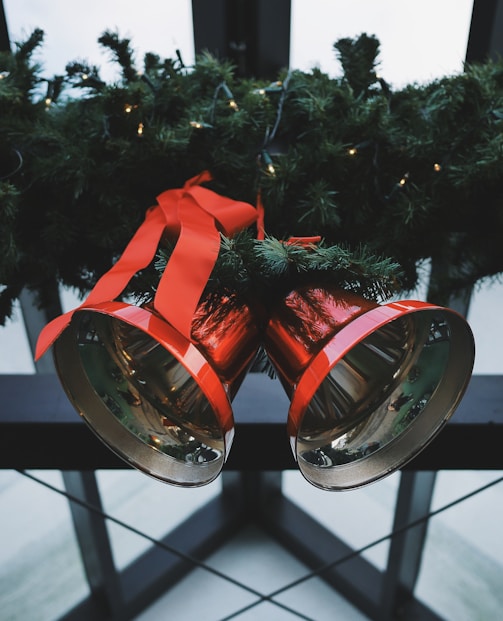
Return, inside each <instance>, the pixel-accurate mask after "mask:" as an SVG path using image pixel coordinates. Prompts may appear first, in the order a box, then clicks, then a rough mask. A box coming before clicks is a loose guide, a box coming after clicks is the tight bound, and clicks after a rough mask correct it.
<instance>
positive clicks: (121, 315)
mask: <svg viewBox="0 0 503 621" xmlns="http://www.w3.org/2000/svg"><path fill="white" fill-rule="evenodd" d="M191 334H192V342H190V341H188V340H187V339H186V338H185V337H183V336H182V335H181V334H180V333H179V332H177V331H176V330H175V329H174V328H172V327H171V325H170V324H168V323H167V322H166V321H165V320H164V319H163V318H162V317H160V316H159V315H158V314H157V313H156V312H155V311H154V312H153V311H151V310H149V309H148V308H146V307H138V306H132V305H129V304H124V303H122V302H105V303H100V304H96V305H94V306H86V307H85V308H80V309H77V310H76V311H75V312H74V313H73V316H72V320H71V323H70V324H69V326H68V327H67V328H66V329H65V330H64V331H63V332H62V334H61V335H60V336H59V338H58V339H57V340H56V341H55V343H54V359H55V363H56V368H57V372H58V375H59V377H60V380H61V383H62V385H63V387H64V389H65V391H66V393H67V394H68V397H69V399H70V400H71V401H72V403H73V405H74V406H75V408H76V409H77V410H78V412H79V413H80V414H81V415H82V417H83V418H84V420H85V421H86V422H87V423H88V425H89V426H90V427H91V429H92V430H93V431H94V432H95V433H96V434H97V435H98V437H99V438H100V439H101V440H102V441H103V442H104V443H105V444H106V445H107V446H108V447H109V448H111V449H112V450H113V451H114V452H115V453H117V455H119V456H120V457H122V458H123V459H124V460H125V461H127V462H128V463H129V464H131V465H132V466H134V467H135V468H138V469H139V470H141V471H143V472H145V473H147V474H149V475H151V476H153V477H155V478H157V479H160V480H162V481H165V482H167V483H171V484H174V485H182V486H187V487H190V486H198V485H204V484H206V483H209V482H210V481H212V480H213V479H215V478H216V477H217V476H218V474H219V473H220V471H221V469H222V466H223V464H224V462H225V459H226V457H227V455H228V452H229V449H230V446H231V443H232V438H233V434H234V422H233V414H232V408H231V401H232V399H233V397H234V396H235V394H236V392H237V390H238V388H239V386H240V384H241V382H242V380H243V378H244V376H245V374H246V372H247V370H248V367H249V365H250V364H251V362H252V361H253V358H254V357H255V354H256V352H257V349H258V346H259V335H258V330H257V327H256V325H255V322H254V320H253V317H252V315H251V313H250V311H249V309H248V307H247V306H245V305H243V304H241V303H239V302H238V301H237V299H236V298H235V297H228V296H224V297H220V298H218V299H217V300H216V301H215V300H212V299H210V298H206V300H205V301H203V302H202V303H201V304H200V305H199V306H198V308H197V310H196V313H195V315H194V319H193V323H192V332H191Z"/></svg>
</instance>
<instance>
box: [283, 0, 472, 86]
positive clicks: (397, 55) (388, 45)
mask: <svg viewBox="0 0 503 621" xmlns="http://www.w3.org/2000/svg"><path fill="white" fill-rule="evenodd" d="M472 5H473V0H442V2H438V0H424V1H423V2H404V0H379V2H376V1H375V0H337V1H336V2H334V0H310V1H307V0H292V32H291V43H290V66H291V67H292V68H296V69H302V70H303V71H309V70H310V69H311V68H312V67H313V66H319V67H320V68H321V69H322V70H323V71H326V72H327V73H329V74H337V73H339V70H340V67H339V63H338V61H337V60H336V56H335V53H334V50H333V47H332V46H333V44H334V43H335V42H336V41H337V40H338V39H341V38H344V37H357V36H359V35H360V34H362V33H364V32H365V33H366V34H368V35H375V36H376V37H377V38H378V39H379V41H380V43H381V48H380V49H381V54H380V56H379V58H380V60H381V64H380V66H379V70H380V74H381V75H382V77H383V78H384V79H385V80H386V81H387V82H389V83H390V84H392V85H393V86H396V87H399V86H402V85H404V84H409V83H411V82H424V81H429V80H431V79H433V78H436V77H440V76H444V75H447V74H450V73H453V72H458V71H461V70H462V68H463V61H464V58H465V54H466V45H467V41H468V32H469V27H470V20H471V13H472Z"/></svg>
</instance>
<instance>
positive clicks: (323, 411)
mask: <svg viewBox="0 0 503 621" xmlns="http://www.w3.org/2000/svg"><path fill="white" fill-rule="evenodd" d="M265 347H266V351H267V354H268V356H269V358H270V359H271V362H272V363H273V365H274V366H275V368H276V370H277V372H278V376H279V379H280V380H281V382H282V384H283V387H284V388H285V390H286V392H287V394H288V396H289V397H290V399H291V405H290V410H289V414H288V433H289V436H290V439H291V443H292V449H293V452H294V455H295V457H296V459H297V462H298V466H299V468H300V470H301V472H302V474H303V475H304V477H305V478H306V479H307V480H308V481H309V482H311V483H312V484H313V485H316V486H317V487H320V488H323V489H329V490H343V489H351V488H355V487H359V486H361V485H365V484H367V483H370V482H372V481H376V480H378V479H380V478H382V477H384V476H386V475H387V474H390V473H391V472H393V471H395V470H396V469H398V468H400V467H401V466H403V465H404V464H405V463H406V462H408V461H409V460H410V459H412V458H413V457H414V456H415V455H417V453H418V452H419V451H421V450H422V449H423V448H424V447H425V446H426V444H427V443H428V442H430V440H432V439H433V437H434V436H435V435H436V434H437V433H438V432H439V431H440V429H441V428H442V427H443V425H444V424H445V423H446V422H447V420H448V419H449V418H450V416H451V415H452V414H453V412H454V410H455V408H456V406H457V405H458V403H459V401H460V400H461V397H462V396H463V393H464V391H465V389H466V386H467V384H468V381H469V379H470V375H471V371H472V368H473V361H474V341H473V335H472V332H471V330H470V328H469V326H468V324H467V322H466V321H465V320H464V319H463V318H462V317H461V316H460V315H458V314H457V313H455V312H454V311H452V310H450V309H446V308H442V307H438V306H434V305H432V304H428V303H426V302H418V301H401V302H392V303H389V304H385V305H378V304H376V303H374V302H371V301H368V300H365V299H363V298H361V297H359V296H357V295H355V294H352V293H350V292H347V291H341V290H336V289H329V288H326V287H319V288H317V287H310V288H307V287H306V288H304V289H299V290H295V291H292V292H291V293H290V294H289V295H288V296H286V297H285V298H284V300H283V301H282V302H281V304H280V305H279V306H278V307H277V308H276V309H275V311H274V313H273V314H272V316H271V318H270V320H269V323H268V326H267V329H266V336H265Z"/></svg>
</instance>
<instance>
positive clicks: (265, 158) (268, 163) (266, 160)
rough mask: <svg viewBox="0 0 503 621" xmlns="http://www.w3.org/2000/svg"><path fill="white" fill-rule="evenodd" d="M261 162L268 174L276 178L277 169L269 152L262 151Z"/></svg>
mask: <svg viewBox="0 0 503 621" xmlns="http://www.w3.org/2000/svg"><path fill="white" fill-rule="evenodd" d="M259 160H260V161H261V162H263V164H264V165H265V170H266V173H267V174H268V175H270V176H271V177H275V176H276V169H275V168H274V164H273V162H272V159H271V156H270V155H269V153H268V152H267V151H262V153H261V154H260V156H259Z"/></svg>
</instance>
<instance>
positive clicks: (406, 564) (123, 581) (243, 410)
mask: <svg viewBox="0 0 503 621" xmlns="http://www.w3.org/2000/svg"><path fill="white" fill-rule="evenodd" d="M0 392H1V394H2V397H3V398H2V402H1V405H0V468H16V469H46V468H54V469H58V470H62V471H63V476H64V482H65V487H66V490H67V492H68V493H69V494H71V495H72V496H74V497H76V498H78V499H80V500H82V501H83V502H84V503H86V504H90V505H92V506H94V507H96V508H97V509H98V512H96V513H93V512H90V511H89V510H88V509H86V508H84V507H82V506H80V505H76V504H74V503H71V506H72V515H73V519H74V525H75V530H76V535H77V540H78V542H79V546H80V551H81V555H82V558H83V562H84V568H85V571H86V576H87V579H88V581H89V584H90V589H91V594H90V596H89V598H88V599H87V600H85V601H84V602H82V603H81V604H80V605H79V606H78V607H77V608H76V609H75V610H73V611H70V612H69V613H68V614H67V615H66V616H65V617H64V619H65V621H78V620H80V619H89V618H93V619H96V620H97V621H99V620H103V621H105V620H107V621H123V620H124V621H125V620H127V619H131V618H133V617H134V616H135V615H137V614H138V613H139V612H141V610H143V609H144V608H145V607H147V606H148V605H149V604H150V603H151V602H152V601H154V600H155V599H156V598H157V597H159V596H160V595H162V594H163V593H165V592H166V591H167V590H168V589H169V588H170V586H172V585H174V584H175V583H176V582H178V581H179V580H180V579H181V578H183V577H184V576H186V575H187V574H188V573H189V572H190V571H191V569H192V566H191V564H190V563H189V562H188V561H187V560H185V559H183V558H182V559H180V558H178V557H176V556H173V555H171V554H170V553H169V552H167V551H166V550H165V549H160V548H158V547H155V546H153V547H152V548H151V549H150V550H149V551H147V552H146V553H145V554H143V555H142V556H141V557H140V558H138V559H137V560H136V561H135V562H133V563H132V564H131V565H130V566H129V567H127V568H126V569H125V570H123V571H121V572H119V571H117V570H116V568H115V567H114V564H113V559H112V553H111V549H110V543H109V540H108V535H107V530H106V518H105V517H104V516H103V515H102V514H101V513H100V512H99V511H100V510H101V500H100V496H99V490H98V486H97V482H96V479H95V472H94V471H95V470H97V469H114V468H125V467H126V466H125V464H124V462H123V461H122V460H120V459H119V458H116V457H115V456H114V454H113V453H111V452H110V451H109V450H108V449H107V448H105V447H104V445H103V444H102V443H101V442H100V441H99V440H98V439H97V438H96V436H95V435H94V434H93V433H92V432H91V431H90V430H89V428H88V427H87V426H86V425H85V424H84V423H83V422H82V420H81V419H80V418H79V417H78V415H77V414H76V413H75V411H74V410H73V407H72V406H71V405H70V403H69V401H68V400H67V398H66V396H65V394H64V392H63V389H62V388H61V387H60V384H59V381H58V380H57V378H56V377H55V376H54V375H52V374H36V375H17V376H8V375H5V376H0ZM502 403H503V382H502V378H501V377H499V376H474V377H473V378H472V380H471V382H470V385H469V388H468V391H467V393H466V395H465V398H464V399H463V401H462V402H461V405H460V406H459V408H458V411H457V412H456V414H455V416H454V417H453V419H452V420H451V422H449V423H448V424H447V426H446V427H445V429H444V430H443V431H442V432H441V433H440V435H439V436H438V437H437V438H436V439H435V440H434V441H433V442H432V443H431V444H430V445H429V447H427V448H426V449H425V450H424V451H423V453H421V454H420V455H419V456H418V457H416V458H415V459H414V460H413V461H412V462H411V463H409V464H408V466H406V467H405V468H404V469H403V471H402V473H401V482H400V487H399V490H398V494H397V500H396V507H395V521H394V528H393V530H397V531H401V530H402V529H403V527H404V526H406V525H407V524H410V523H412V522H414V521H415V520H417V519H418V518H420V517H422V516H423V515H424V514H426V513H428V510H429V506H430V501H431V495H432V492H433V486H434V481H435V474H436V471H437V470H440V469H451V470H452V469H497V470H500V469H503V456H502V454H501V450H500V447H501V446H502V445H503V407H502V406H501V404H502ZM287 404H288V401H287V399H286V396H285V394H284V392H283V389H282V387H281V385H280V383H279V382H278V381H277V380H271V379H270V378H268V377H267V376H265V375H262V374H253V375H251V376H249V377H248V380H247V381H245V383H244V384H243V386H242V387H241V389H240V391H239V393H238V396H237V398H236V400H235V402H234V411H235V419H236V439H235V443H234V446H233V448H232V450H231V454H230V458H229V460H228V462H227V464H226V467H225V469H224V473H223V475H222V477H223V489H222V493H221V494H220V495H219V496H218V497H217V498H215V499H213V500H211V501H210V502H209V503H207V504H206V505H204V506H203V507H201V508H200V509H199V510H198V511H197V512H196V513H194V514H193V515H192V516H191V517H190V518H189V519H188V520H187V521H186V522H184V523H183V524H182V525H181V526H179V527H178V528H176V529H175V530H174V531H173V532H171V533H168V534H167V535H166V537H165V538H164V540H163V542H164V543H165V544H166V545H168V546H169V547H174V548H176V549H177V550H179V551H180V552H182V553H184V554H187V555H189V556H192V557H195V558H198V559H203V558H205V557H207V556H208V555H209V554H211V553H212V552H214V551H216V550H217V549H218V548H219V547H220V546H221V545H222V544H223V543H225V542H226V541H227V540H229V538H231V537H232V536H233V535H235V534H236V533H237V532H238V530H239V529H240V528H242V527H244V526H245V525H247V524H249V523H255V524H257V525H258V526H259V527H260V528H263V529H264V531H265V532H267V533H268V534H270V535H271V536H272V537H274V538H275V539H276V540H277V541H278V542H279V543H280V544H281V545H283V546H285V547H286V548H287V549H288V550H289V551H290V552H291V553H292V554H294V555H295V556H296V557H297V558H298V559H299V560H300V561H302V562H303V563H305V564H306V566H307V567H309V568H311V569H316V568H318V567H321V566H323V565H325V564H327V563H330V562H333V561H334V560H336V559H338V558H344V557H346V556H348V555H351V553H352V552H353V551H352V550H351V548H350V547H349V546H348V545H347V544H346V543H345V542H344V541H342V540H340V539H339V538H337V537H336V536H335V535H334V534H333V533H331V532H330V531H328V530H327V529H326V528H324V527H323V526H322V525H320V524H319V523H318V522H317V521H316V520H315V519H313V518H312V517H311V516H309V515H308V514H306V513H305V512H304V511H303V510H302V509H300V508H299V507H298V506H296V505H295V504H294V503H293V502H292V501H291V500H289V499H288V498H287V497H285V496H284V494H283V493H282V489H281V473H282V472H283V471H286V470H290V469H292V468H295V467H296V466H295V462H294V460H293V457H292V454H291V451H290V447H289V444H288V441H287V437H286V427H285V422H286V412H287ZM19 438H23V442H19ZM257 455H260V458H258V457H257ZM327 493H329V492H327ZM426 528H427V524H421V525H419V526H415V527H414V528H412V529H410V530H407V531H405V532H401V534H399V535H397V536H396V537H394V539H393V540H392V542H391V546H390V551H389V557H388V565H387V568H386V571H384V572H381V571H379V570H378V569H376V568H375V567H374V566H373V565H372V564H371V563H369V562H368V561H366V560H365V559H364V558H362V557H359V556H357V557H355V558H352V559H351V560H349V561H347V562H345V563H343V564H342V565H341V566H338V567H336V568H334V569H331V570H330V571H327V572H324V573H323V574H322V575H321V577H322V578H323V579H324V580H325V581H326V582H327V583H328V584H330V585H331V586H333V587H334V588H335V589H337V590H338V592H340V593H341V595H343V596H344V597H346V598H347V599H348V600H349V601H350V602H351V603H352V604H353V605H355V606H356V607H358V608H359V609H360V610H361V611H362V612H363V613H365V614H366V615H367V616H368V617H369V618H371V619H375V620H376V621H382V620H383V619H390V618H394V615H397V614H398V613H400V614H401V615H402V617H401V618H405V619H409V618H414V619H418V620H420V621H433V620H436V621H439V618H438V616H436V615H435V614H434V613H433V612H432V611H431V610H429V609H428V608H427V607H426V606H424V605H423V604H421V603H420V602H419V601H418V600H416V599H415V597H414V586H415V583H416V579H417V575H418V571H419V566H420V562H421V554H422V549H423V544H424V539H425V536H426Z"/></svg>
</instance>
